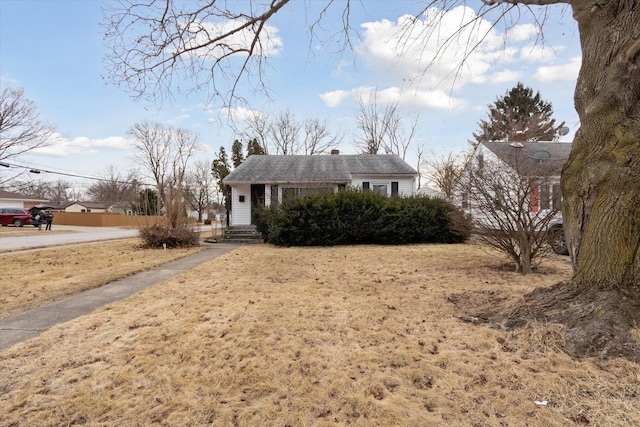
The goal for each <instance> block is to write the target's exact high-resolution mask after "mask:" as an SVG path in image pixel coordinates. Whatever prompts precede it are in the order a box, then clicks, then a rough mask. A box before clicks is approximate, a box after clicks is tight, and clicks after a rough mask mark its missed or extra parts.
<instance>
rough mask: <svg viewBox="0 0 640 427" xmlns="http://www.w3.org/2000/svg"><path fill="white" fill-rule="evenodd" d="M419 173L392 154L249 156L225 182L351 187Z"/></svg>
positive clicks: (231, 183) (230, 183) (229, 183)
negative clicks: (361, 180) (365, 178)
mask: <svg viewBox="0 0 640 427" xmlns="http://www.w3.org/2000/svg"><path fill="white" fill-rule="evenodd" d="M416 174H417V172H416V170H415V169H413V168H412V167H411V166H409V165H408V164H407V163H406V162H405V161H404V160H402V159H401V158H400V157H398V156H395V155H392V154H380V155H376V154H356V155H344V154H333V155H320V156H273V155H253V156H249V158H247V159H246V160H245V161H244V162H243V163H242V164H241V165H240V166H238V167H237V168H236V169H235V170H233V171H232V172H231V173H230V174H229V175H228V176H227V177H226V178H225V179H224V180H223V182H224V183H225V184H227V185H233V184H243V183H255V184H257V183H270V184H283V183H293V182H300V183H305V182H307V183H311V182H313V183H317V182H332V183H349V182H351V181H352V176H353V175H387V176H388V175H392V176H393V175H395V176H402V175H404V176H415V175H416Z"/></svg>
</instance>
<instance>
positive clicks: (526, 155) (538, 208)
mask: <svg viewBox="0 0 640 427" xmlns="http://www.w3.org/2000/svg"><path fill="white" fill-rule="evenodd" d="M571 145H572V144H571V143H566V142H481V143H479V144H478V146H477V147H476V150H475V151H474V153H473V155H472V156H471V158H470V160H469V162H468V163H467V167H466V172H465V173H472V174H475V175H478V174H482V173H483V172H484V173H488V174H492V175H495V174H496V168H495V166H496V165H501V167H505V168H508V169H509V170H511V171H512V172H515V173H516V174H518V175H519V176H522V177H526V178H531V185H530V187H529V189H528V200H527V205H528V209H529V210H530V211H531V212H540V213H544V212H545V211H549V210H556V211H558V212H559V211H560V209H561V207H562V193H561V189H560V173H561V172H562V167H563V166H564V164H565V163H566V161H567V159H568V158H569V153H570V152H571ZM470 171H471V172H470ZM492 178H493V177H487V179H486V181H487V182H490V183H491V185H492V186H494V187H497V184H496V182H497V180H495V179H492ZM476 182H477V181H476ZM471 191H474V190H471ZM492 191H494V192H499V191H505V189H501V188H493V189H492ZM460 194H461V205H462V208H463V209H464V210H465V211H467V212H470V213H472V214H473V215H482V213H481V212H474V207H473V206H471V203H470V202H469V200H471V199H473V197H472V196H471V195H470V194H469V192H468V190H465V188H464V186H463V188H461V193H460Z"/></svg>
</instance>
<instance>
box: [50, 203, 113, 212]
mask: <svg viewBox="0 0 640 427" xmlns="http://www.w3.org/2000/svg"><path fill="white" fill-rule="evenodd" d="M56 209H57V210H60V211H64V212H107V211H108V210H109V206H108V205H106V204H104V203H95V202H67V203H64V204H62V205H60V206H58V207H57V208H56Z"/></svg>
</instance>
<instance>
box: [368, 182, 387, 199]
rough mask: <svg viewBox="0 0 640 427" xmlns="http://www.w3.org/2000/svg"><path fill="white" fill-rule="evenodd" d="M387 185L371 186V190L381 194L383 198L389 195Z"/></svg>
mask: <svg viewBox="0 0 640 427" xmlns="http://www.w3.org/2000/svg"><path fill="white" fill-rule="evenodd" d="M388 187H389V186H388V185H387V184H373V185H371V189H372V190H373V191H375V192H378V193H380V194H382V195H383V196H388V195H389V189H388Z"/></svg>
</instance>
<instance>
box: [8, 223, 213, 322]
mask: <svg viewBox="0 0 640 427" xmlns="http://www.w3.org/2000/svg"><path fill="white" fill-rule="evenodd" d="M32 228H33V227H32ZM18 230H19V229H18ZM36 231H37V230H36ZM199 250H201V248H189V249H175V250H171V251H163V250H155V249H141V248H140V239H127V240H119V241H114V242H104V243H100V244H78V245H73V246H69V247H67V248H62V249H46V250H37V251H29V252H21V253H19V254H18V253H16V254H11V253H9V254H6V255H0V264H1V265H2V274H0V319H2V318H5V317H7V316H11V315H13V314H17V313H20V312H22V311H26V310H28V309H31V308H34V307H37V306H40V305H43V304H46V303H50V302H53V301H58V300H60V299H62V298H64V297H66V296H69V295H73V294H76V293H78V292H81V291H86V290H88V289H92V288H97V287H98V286H102V285H104V284H107V283H109V282H111V281H113V280H116V279H120V278H122V277H126V276H129V275H131V274H134V273H138V272H140V271H144V270H148V269H150V268H153V267H156V266H158V265H161V264H164V263H166V262H169V261H172V260H174V259H177V258H181V257H184V256H186V255H189V254H191V253H194V252H196V251H199Z"/></svg>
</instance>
